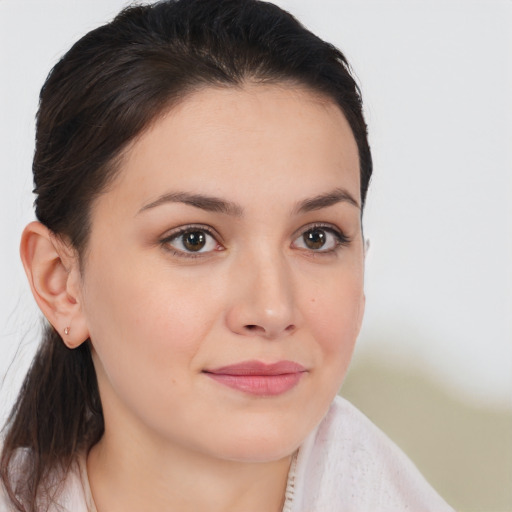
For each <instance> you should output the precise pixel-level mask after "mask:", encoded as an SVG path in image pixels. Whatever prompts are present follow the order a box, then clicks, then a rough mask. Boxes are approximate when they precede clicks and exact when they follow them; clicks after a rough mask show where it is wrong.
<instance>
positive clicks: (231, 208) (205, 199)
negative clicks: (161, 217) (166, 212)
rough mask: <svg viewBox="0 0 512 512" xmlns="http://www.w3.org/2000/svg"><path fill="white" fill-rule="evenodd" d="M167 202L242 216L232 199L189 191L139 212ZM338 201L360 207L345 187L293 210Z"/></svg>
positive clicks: (309, 209)
mask: <svg viewBox="0 0 512 512" xmlns="http://www.w3.org/2000/svg"><path fill="white" fill-rule="evenodd" d="M167 203H183V204H188V205H190V206H194V207H195V208H200V209H201V210H205V211H208V212H215V213H224V214H226V215H231V216H235V217H242V215H243V208H242V207H241V206H240V205H239V204H237V203H234V202H232V201H226V200H225V199H220V198H218V197H213V196H207V195H204V194H191V193H189V192H170V193H168V194H163V195H161V196H160V197H159V198H157V199H156V200H154V201H152V202H151V203H148V204H146V205H145V206H143V207H142V208H141V209H140V210H139V212H138V214H139V213H142V212H144V211H147V210H150V209H152V208H156V207H157V206H161V205H163V204H167ZM337 203H349V204H351V205H352V206H355V207H356V208H358V209H360V208H361V207H360V206H359V203H358V202H357V201H356V200H355V199H354V197H353V196H352V195H351V194H350V193H349V192H348V191H347V190H345V189H343V188H336V189H334V190H332V191H330V192H326V193H324V194H320V195H318V196H315V197H311V198H308V199H304V200H303V201H300V202H299V203H298V204H297V205H296V206H295V208H294V209H293V210H292V213H294V214H300V213H307V212H312V211H315V210H321V209H322V208H327V207H329V206H333V205H335V204H337Z"/></svg>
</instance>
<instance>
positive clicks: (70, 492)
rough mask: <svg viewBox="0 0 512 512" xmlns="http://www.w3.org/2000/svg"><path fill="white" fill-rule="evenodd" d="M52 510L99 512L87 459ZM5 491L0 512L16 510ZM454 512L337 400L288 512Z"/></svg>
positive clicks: (301, 470)
mask: <svg viewBox="0 0 512 512" xmlns="http://www.w3.org/2000/svg"><path fill="white" fill-rule="evenodd" d="M58 504H59V508H57V507H51V508H50V510H49V511H48V512H57V510H59V512H97V511H96V507H95V505H94V502H93V499H92V494H91V490H90V488H89V481H88V479H87V470H86V465H85V457H82V458H81V459H80V460H79V461H78V464H77V465H76V466H75V468H74V469H73V471H71V472H70V473H69V474H68V476H67V478H66V481H65V483H64V486H63V491H62V493H61V494H60V495H59V499H58ZM13 510H14V509H13V507H12V506H10V505H8V503H7V499H6V497H5V496H4V494H3V491H2V489H1V487H0V512H12V511H13ZM338 511H339V512H405V511H410V512H453V509H452V508H451V507H450V506H448V505H447V504H446V503H445V502H444V501H443V500H442V499H441V498H440V497H439V495H438V494H437V493H436V492H435V491H434V490H433V489H432V487H431V486H430V485H429V484H428V483H427V482H426V481H425V479H424V478H423V477H422V476H421V474H420V473H419V471H418V470H417V469H416V467H415V466H414V465H413V464H412V462H411V461H410V460H409V459H408V458H407V457H406V456H405V455H404V454H403V453H402V452H401V451H400V449H399V448H398V447H397V446H396V445H395V444H393V443H392V442H391V441H390V440H389V439H388V438H387V437H386V436H385V435H384V434H383V433H382V432H381V431H380V430H379V429H378V428H377V427H376V426H375V425H373V423H371V421H370V420H369V419H368V418H366V416H364V415H363V414H362V413H361V412H359V411H358V410H357V409H356V408H355V407H354V406H353V405H351V404H350V403H349V402H347V401H346V400H344V399H343V398H341V397H336V399H335V400H334V402H333V403H332V405H331V407H330V408H329V411H328V412H327V415H326V416H325V418H324V419H323V420H322V421H321V423H320V425H319V426H318V427H317V428H316V429H315V430H314V431H313V432H311V434H310V435H309V436H308V438H307V439H306V440H305V442H304V443H303V445H302V446H301V448H300V449H299V451H298V454H296V456H295V457H294V458H293V461H292V465H291V467H290V472H289V474H288V484H287V488H286V497H285V504H284V507H283V512H338Z"/></svg>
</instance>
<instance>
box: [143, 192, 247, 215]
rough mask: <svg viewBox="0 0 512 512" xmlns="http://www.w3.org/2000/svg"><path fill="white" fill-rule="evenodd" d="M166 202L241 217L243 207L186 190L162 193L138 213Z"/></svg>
mask: <svg viewBox="0 0 512 512" xmlns="http://www.w3.org/2000/svg"><path fill="white" fill-rule="evenodd" d="M166 203H184V204H188V205H190V206H195V207H196V208H200V209H201V210H206V211H207V212H215V213H225V214H227V215H233V216H235V217H241V216H242V213H243V208H242V207H241V206H240V205H238V204H236V203H233V202H231V201H225V200H224V199H220V198H218V197H212V196H206V195H204V194H190V193H188V192H171V193H169V194H164V195H162V196H160V197H159V198H158V199H156V200H155V201H152V202H151V203H149V204H146V205H145V206H143V207H142V208H141V209H140V210H139V212H138V213H141V212H144V211H146V210H150V209H151V208H156V207H157V206H160V205H162V204H166Z"/></svg>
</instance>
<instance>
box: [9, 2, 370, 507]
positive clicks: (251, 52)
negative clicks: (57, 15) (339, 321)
mask: <svg viewBox="0 0 512 512" xmlns="http://www.w3.org/2000/svg"><path fill="white" fill-rule="evenodd" d="M247 80H251V81H255V82H271V83H292V84H299V85H302V86H306V87H307V88H309V89H310V90H312V91H314V92H316V93H320V94H322V95H324V96H325V97H327V98H329V99H332V100H334V101H335V102H336V103H337V104H338V105H339V107H340V108H341V110H342V111H343V113H344V115H345V117H346V118H347V121H348V122H349V124H350V126H351V129H352V132H353V134H354V137H355V140H356V142H357V146H358V150H359V160H360V175H361V180H360V181H361V202H362V204H364V200H365V197H366V191H367V188H368V184H369V181H370V177H371V173H372V160H371V154H370V148H369V145H368V140H367V130H366V124H365V121H364V118H363V113H362V103H361V96H360V91H359V89H358V87H357V85H356V83H355V81H354V79H353V78H352V76H351V74H350V70H349V66H348V64H347V62H346V60H345V57H344V56H343V54H342V53H341V52H340V51H339V50H338V49H336V48H335V47H333V46H332V45H330V44H328V43H326V42H324V41H322V40H321V39H319V38H318V37H317V36H315V35H314V34H312V33H311V32H309V31H308V30H306V29H305V28H304V27H303V26H302V25H301V24H300V23H299V22H298V21H297V20H296V19H295V18H294V17H292V16H291V15H290V14H288V13H287V12H285V11H283V10H281V9H280V8H278V7H276V6H275V5H273V4H270V3H265V2H260V1H257V0H167V1H161V2H158V3H156V4H153V5H147V6H134V7H130V8H127V9H125V10H123V11H122V12H121V13H120V14H119V15H118V16H117V17H116V18H115V19H114V20H113V21H112V22H111V23H109V24H106V25H104V26H102V27H99V28H97V29H96V30H93V31H91V32H89V33H88V34H86V35H85V36H84V37H83V38H82V39H80V40H79V41H78V42H77V43H76V44H75V45H74V46H73V47H72V48H71V49H70V50H69V51H68V52H67V53H66V54H65V55H64V57H63V58H62V59H61V60H60V61H59V62H58V63H57V65H56V66H55V67H54V68H53V70H52V71H51V72H50V74H49V76H48V78H47V80H46V82H45V84H44V86H43V88H42V90H41V95H40V105H39V111H38V114H37V125H36V151H35V156H34V162H33V173H34V183H35V190H34V192H35V194H36V201H35V207H36V216H37V218H38V220H39V221H40V222H42V223H43V224H44V225H46V226H47V227H48V228H49V229H50V230H51V231H52V232H53V233H54V234H55V235H56V236H60V237H64V238H66V239H68V240H69V241H70V242H71V244H72V245H73V247H74V248H75V249H76V250H77V251H78V253H79V254H80V255H82V256H83V254H84V251H85V250H86V248H87V240H88V234H89V229H90V222H89V220H90V219H89V217H90V209H91V205H92V203H93V201H94V199H95V198H96V197H97V196H98V195H99V194H101V193H102V192H103V191H104V190H105V188H106V186H107V185H108V183H109V182H110V180H112V178H113V177H114V176H115V174H116V173H117V172H118V170H119V165H118V164H119V157H120V156H121V155H122V152H123V150H124V149H125V148H126V146H127V144H128V143H129V142H130V141H132V140H133V139H134V138H135V137H136V136H137V135H138V134H140V133H141V132H142V131H143V130H144V129H145V128H147V127H148V125H149V124H150V123H151V122H152V121H154V120H155V119H156V118H157V117H158V116H159V115H161V114H162V112H164V111H165V110H167V109H169V108H171V107H172V106H173V105H174V104H176V103H177V102H178V101H180V100H182V99H183V98H184V97H186V96H187V94H189V93H190V92H191V91H193V90H195V89H198V88H204V87H208V86H216V87H239V86H241V85H243V83H244V82H246V81H247ZM82 261H83V259H82ZM89 343H90V342H89V341H88V342H86V343H84V344H82V345H81V346H80V347H78V348H77V349H74V350H70V349H68V348H67V347H66V346H65V345H64V343H63V342H62V339H61V338H60V336H59V334H58V333H57V332H56V331H55V330H54V329H53V328H52V327H51V326H49V325H48V326H47V327H46V329H45V332H44V336H43V339H42V342H41V345H40V348H39V350H38V352H37V354H36V356H35V358H34V360H33V363H32V366H31V367H30V370H29V371H28V374H27V376H26V378H25V381H24V383H23V386H22V388H21V391H20V393H19V396H18V399H17V401H16V403H15V405H14V407H13V409H12V411H11V414H10V416H9V418H8V421H7V424H6V427H5V442H4V447H3V451H2V455H1V459H0V477H1V479H2V481H3V484H4V486H5V488H6V490H7V493H8V495H9V497H10V499H11V500H12V502H13V505H14V506H15V507H16V508H17V509H18V510H20V511H27V512H28V511H35V510H42V509H43V508H44V506H45V505H43V504H42V498H44V497H45V496H49V498H51V495H52V494H54V491H55V489H54V488H53V483H54V482H53V481H52V482H50V475H55V474H60V475H61V476H63V475H65V473H66V472H67V470H68V469H69V467H70V465H71V464H72V462H73V461H74V458H75V456H76V454H77V453H78V452H79V451H82V450H88V449H89V448H90V447H91V446H92V445H94V444H95V443H96V442H97V441H98V440H99V439H100V437H101V436H102V434H103V428H104V427H103V415H102V409H101V401H100V396H99V392H98V385H97V381H96V375H95V371H94V367H93V364H92V359H91V352H90V345H89ZM20 453H23V454H24V456H23V457H22V458H21V462H20V460H19V457H18V455H19V454H20ZM15 466H16V468H15ZM50 487H51V488H50ZM46 501H47V503H46V506H47V505H48V503H49V500H46Z"/></svg>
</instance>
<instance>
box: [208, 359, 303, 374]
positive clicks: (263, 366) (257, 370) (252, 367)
mask: <svg viewBox="0 0 512 512" xmlns="http://www.w3.org/2000/svg"><path fill="white" fill-rule="evenodd" d="M305 371H306V368H304V366H302V365H301V364H299V363H296V362H294V361H277V362H276V363H264V362H262V361H242V362H240V363H236V364H230V365H228V366H221V367H220V368H213V369H207V370H204V372H205V373H213V374H216V375H241V376H244V375H247V376H249V375H286V374H290V373H300V372H305Z"/></svg>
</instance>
